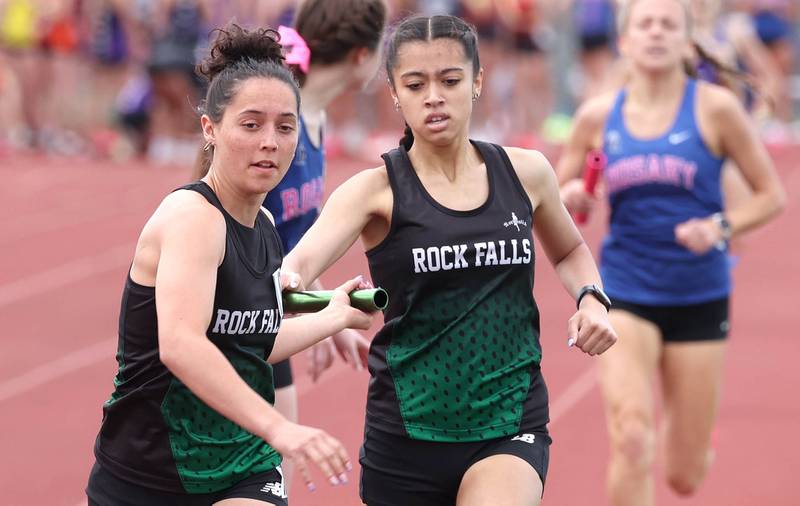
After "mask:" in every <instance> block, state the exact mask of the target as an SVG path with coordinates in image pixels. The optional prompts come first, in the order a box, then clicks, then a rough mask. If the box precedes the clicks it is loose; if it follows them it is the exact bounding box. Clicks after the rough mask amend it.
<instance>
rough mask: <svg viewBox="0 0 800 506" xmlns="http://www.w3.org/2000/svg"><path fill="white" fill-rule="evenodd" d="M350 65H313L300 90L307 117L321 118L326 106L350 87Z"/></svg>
mask: <svg viewBox="0 0 800 506" xmlns="http://www.w3.org/2000/svg"><path fill="white" fill-rule="evenodd" d="M350 80H351V69H350V67H349V66H348V65H339V64H335V65H311V67H310V68H309V71H308V76H307V77H306V82H305V84H304V85H303V88H302V89H301V90H300V104H301V105H300V108H301V109H302V114H303V116H304V117H306V118H319V116H320V115H321V114H322V113H323V112H324V111H325V108H326V107H328V105H329V104H330V103H331V102H333V100H335V99H336V98H337V97H339V95H341V94H342V93H343V92H344V91H345V90H346V89H347V88H348V87H350V84H351V83H350Z"/></svg>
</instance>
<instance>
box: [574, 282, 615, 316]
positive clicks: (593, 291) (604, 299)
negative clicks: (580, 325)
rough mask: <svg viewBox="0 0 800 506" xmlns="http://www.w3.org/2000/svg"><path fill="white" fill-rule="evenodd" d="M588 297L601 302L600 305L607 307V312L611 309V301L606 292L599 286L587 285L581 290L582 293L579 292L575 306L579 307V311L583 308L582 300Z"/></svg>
mask: <svg viewBox="0 0 800 506" xmlns="http://www.w3.org/2000/svg"><path fill="white" fill-rule="evenodd" d="M586 295H591V296H592V297H594V298H595V299H597V300H598V301H600V304H602V305H603V306H605V308H606V311H608V310H609V309H611V299H609V298H608V295H606V292H604V291H603V290H602V289H601V288H600V287H599V286H597V285H586V286H584V287H583V288H581V291H580V292H578V298H577V299H576V300H575V306H577V308H578V309H580V308H581V300H582V299H583V297H584V296H586Z"/></svg>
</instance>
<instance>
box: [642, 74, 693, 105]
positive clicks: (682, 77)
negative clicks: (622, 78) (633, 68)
mask: <svg viewBox="0 0 800 506" xmlns="http://www.w3.org/2000/svg"><path fill="white" fill-rule="evenodd" d="M686 79H687V76H686V73H685V72H684V71H683V69H682V68H680V67H677V68H675V69H672V70H670V71H666V72H659V73H643V72H633V73H632V75H631V78H630V80H629V81H628V85H627V88H628V96H629V97H630V98H631V99H632V100H634V101H636V102H638V103H643V104H648V103H650V104H652V103H655V102H660V101H662V100H665V99H670V98H674V97H675V95H679V94H680V95H682V94H683V86H684V83H685V82H686Z"/></svg>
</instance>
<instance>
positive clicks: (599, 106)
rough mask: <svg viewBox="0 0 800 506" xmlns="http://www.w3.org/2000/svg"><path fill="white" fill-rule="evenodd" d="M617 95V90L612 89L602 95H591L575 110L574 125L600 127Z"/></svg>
mask: <svg viewBox="0 0 800 506" xmlns="http://www.w3.org/2000/svg"><path fill="white" fill-rule="evenodd" d="M618 95H619V90H613V91H609V92H606V93H603V94H602V95H597V96H596V97H592V98H590V99H589V100H587V101H586V102H584V103H583V104H581V106H580V107H579V108H578V110H577V111H576V112H575V126H574V128H579V127H584V128H585V127H593V128H598V127H602V126H603V125H604V124H605V122H606V119H607V118H608V115H609V114H610V113H611V110H612V109H613V108H614V103H615V102H616V100H617V96H618Z"/></svg>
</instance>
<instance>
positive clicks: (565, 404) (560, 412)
mask: <svg viewBox="0 0 800 506" xmlns="http://www.w3.org/2000/svg"><path fill="white" fill-rule="evenodd" d="M596 384H597V371H596V370H595V367H594V366H592V367H590V368H588V369H586V370H585V371H583V373H582V374H581V375H580V376H578V378H577V379H576V380H574V381H573V382H572V383H570V384H569V386H568V387H567V388H566V390H564V393H562V394H561V395H559V396H558V398H557V399H555V400H554V401H553V402H551V403H550V427H552V426H553V424H555V423H556V422H557V421H558V420H559V419H561V418H562V417H564V415H566V414H567V413H568V412H569V411H570V410H571V409H572V408H574V407H575V406H577V405H578V403H579V402H581V401H582V400H583V398H584V397H586V396H587V395H589V393H590V392H591V391H592V390H593V389H594V387H595V385H596Z"/></svg>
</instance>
